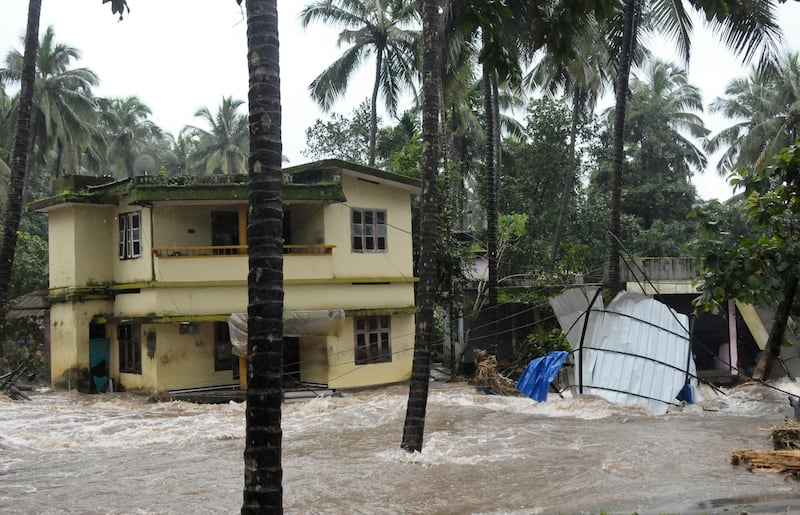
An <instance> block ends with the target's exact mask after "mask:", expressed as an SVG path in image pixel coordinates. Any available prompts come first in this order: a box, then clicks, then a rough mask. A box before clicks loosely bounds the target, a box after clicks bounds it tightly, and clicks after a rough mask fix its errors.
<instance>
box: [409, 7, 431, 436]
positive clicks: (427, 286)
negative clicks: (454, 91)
mask: <svg viewBox="0 0 800 515" xmlns="http://www.w3.org/2000/svg"><path fill="white" fill-rule="evenodd" d="M439 1H440V0H423V2H422V13H423V16H422V37H423V54H422V200H421V204H420V232H421V233H422V238H421V245H420V257H419V266H418V269H419V283H418V284H417V310H418V312H417V321H416V335H415V340H414V361H413V365H412V369H411V384H410V386H409V391H408V406H407V408H406V419H405V425H404V426H403V441H402V442H401V444H400V447H401V448H403V449H405V450H406V451H408V452H414V451H417V452H419V451H422V439H423V438H422V437H423V434H424V431H425V411H426V409H427V405H428V385H429V383H430V369H431V342H432V339H433V328H434V320H433V302H434V299H435V294H436V280H437V277H436V236H437V234H436V233H437V225H438V224H437V213H438V199H437V192H436V178H437V172H438V168H439V137H438V136H439V86H438V84H439V80H440V73H441V71H440V69H439V48H440V47H441V45H440V40H439V33H440V32H439Z"/></svg>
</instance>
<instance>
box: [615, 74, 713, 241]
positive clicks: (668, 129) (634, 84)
mask: <svg viewBox="0 0 800 515" xmlns="http://www.w3.org/2000/svg"><path fill="white" fill-rule="evenodd" d="M702 111H703V102H702V97H701V94H700V91H699V90H698V89H697V87H695V86H694V85H692V84H690V83H689V80H688V75H687V73H686V71H685V70H684V69H682V68H680V67H678V66H676V65H675V64H672V63H668V62H665V61H661V60H658V59H652V60H648V61H647V62H646V63H645V64H644V66H643V68H642V69H641V71H640V72H639V73H637V74H635V75H634V77H633V79H632V81H631V86H630V96H629V100H628V109H627V112H626V119H625V142H626V154H627V159H626V163H625V174H626V180H625V184H624V188H623V191H624V192H625V196H624V198H623V202H622V206H621V208H622V209H623V211H624V212H625V213H626V214H628V215H633V216H636V217H637V219H638V220H639V222H640V224H641V227H642V228H643V229H645V230H648V229H650V228H651V227H652V224H653V222H654V221H656V220H661V221H664V222H667V221H675V222H679V221H683V220H685V217H686V213H687V212H688V211H689V210H690V209H691V206H692V203H693V202H694V199H695V193H694V188H693V187H692V185H691V183H690V178H691V177H692V175H694V174H695V173H697V172H703V171H704V170H705V168H706V162H707V159H706V156H705V154H704V153H703V151H702V150H701V149H700V148H699V147H698V145H697V144H695V141H700V140H702V138H704V137H705V136H706V135H707V134H708V129H706V128H705V125H704V123H703V120H702V118H700V116H699V114H698V113H701V112H702ZM607 118H608V119H609V120H613V118H614V112H613V108H611V109H609V111H608V112H607ZM656 135H657V136H656ZM673 237H678V234H674V235H673Z"/></svg>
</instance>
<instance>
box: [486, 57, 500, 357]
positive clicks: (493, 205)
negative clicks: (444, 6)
mask: <svg viewBox="0 0 800 515" xmlns="http://www.w3.org/2000/svg"><path fill="white" fill-rule="evenodd" d="M494 75H495V74H494V72H493V71H492V70H491V68H490V67H489V65H488V64H487V63H484V65H483V106H484V116H485V117H486V129H485V134H486V144H485V149H484V151H485V154H484V155H485V166H486V264H487V274H488V277H487V280H486V302H487V307H488V310H489V317H490V318H489V320H490V322H489V335H490V336H489V338H494V336H495V334H496V333H497V324H496V320H497V311H496V309H497V217H498V212H497V144H496V141H495V131H496V130H497V123H496V120H495V112H496V111H495V102H496V101H497V99H496V97H495V95H494V92H495V89H494V88H493V87H492V83H493V77H494ZM487 343H488V342H487Z"/></svg>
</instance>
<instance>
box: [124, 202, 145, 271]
mask: <svg viewBox="0 0 800 515" xmlns="http://www.w3.org/2000/svg"><path fill="white" fill-rule="evenodd" d="M141 255H142V212H141V211H132V212H130V213H123V214H121V215H119V258H120V259H133V258H138V257H140V256H141Z"/></svg>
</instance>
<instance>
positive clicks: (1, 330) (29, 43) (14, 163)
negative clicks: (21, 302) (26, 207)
mask: <svg viewBox="0 0 800 515" xmlns="http://www.w3.org/2000/svg"><path fill="white" fill-rule="evenodd" d="M41 11H42V0H30V1H29V2H28V25H27V27H26V28H25V50H24V54H23V57H22V77H21V78H20V91H19V107H18V111H17V126H16V128H15V129H14V151H13V154H12V156H11V177H10V178H9V185H8V202H7V204H6V216H5V222H4V225H3V242H2V246H0V342H1V341H2V339H3V336H4V335H5V329H6V312H7V311H8V289H9V286H10V284H11V270H12V268H13V265H14V253H15V252H16V250H17V231H18V230H19V222H20V218H21V217H22V195H23V192H24V185H25V171H26V170H27V167H28V160H29V159H30V158H31V156H30V155H29V154H30V150H31V147H30V139H31V112H32V111H33V89H34V83H35V81H36V53H37V52H38V50H39V17H40V15H41ZM2 357H3V346H2V344H0V358H2Z"/></svg>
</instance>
